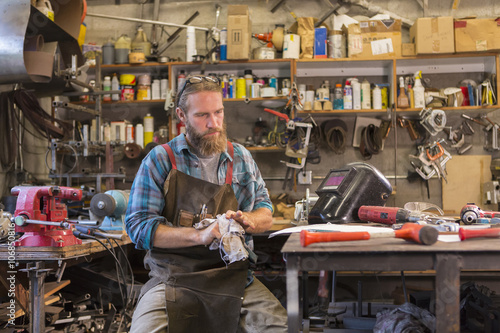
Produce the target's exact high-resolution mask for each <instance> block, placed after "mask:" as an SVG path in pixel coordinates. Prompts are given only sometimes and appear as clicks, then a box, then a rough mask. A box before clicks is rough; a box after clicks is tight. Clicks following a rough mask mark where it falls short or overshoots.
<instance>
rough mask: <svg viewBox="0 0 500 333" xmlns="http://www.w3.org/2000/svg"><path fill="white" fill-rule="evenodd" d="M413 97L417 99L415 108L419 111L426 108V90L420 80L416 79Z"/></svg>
mask: <svg viewBox="0 0 500 333" xmlns="http://www.w3.org/2000/svg"><path fill="white" fill-rule="evenodd" d="M413 96H414V99H415V107H416V108H419V109H421V108H425V88H424V86H423V85H422V82H421V81H420V79H419V78H417V79H415V85H414V86H413Z"/></svg>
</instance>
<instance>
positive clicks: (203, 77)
mask: <svg viewBox="0 0 500 333" xmlns="http://www.w3.org/2000/svg"><path fill="white" fill-rule="evenodd" d="M203 80H205V81H207V82H212V83H216V84H220V80H219V78H218V77H216V76H206V75H196V76H191V77H188V78H187V79H186V83H184V86H183V87H182V89H181V92H180V93H179V95H177V106H179V101H180V100H181V97H182V94H183V93H184V90H186V87H187V86H188V85H190V84H197V83H201V82H203Z"/></svg>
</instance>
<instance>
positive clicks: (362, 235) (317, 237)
mask: <svg viewBox="0 0 500 333" xmlns="http://www.w3.org/2000/svg"><path fill="white" fill-rule="evenodd" d="M438 235H439V232H438V230H437V229H435V228H433V227H430V226H428V225H420V224H415V223H405V224H403V226H402V227H401V229H399V230H394V231H392V232H376V233H370V232H369V231H354V232H311V231H307V230H302V231H301V232H300V244H301V245H302V246H304V247H306V246H308V245H309V244H312V243H324V242H343V241H353V240H368V239H370V238H403V239H406V240H407V241H412V242H415V243H418V244H424V245H432V244H434V243H436V241H437V239H438Z"/></svg>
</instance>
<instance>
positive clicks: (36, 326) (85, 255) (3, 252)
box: [0, 236, 131, 332]
mask: <svg viewBox="0 0 500 333" xmlns="http://www.w3.org/2000/svg"><path fill="white" fill-rule="evenodd" d="M101 241H102V242H103V243H104V244H106V245H107V246H108V248H109V243H107V241H106V240H102V239H101ZM117 242H118V244H119V245H121V246H123V245H127V244H131V240H130V238H129V237H128V236H125V237H123V240H117ZM111 244H113V247H116V244H115V243H114V241H112V242H111ZM107 254H108V251H107V250H106V249H105V248H104V247H103V246H102V245H101V244H100V243H99V242H98V241H96V240H83V241H82V244H80V245H71V246H64V247H27V246H20V247H16V248H15V256H14V257H15V259H14V260H12V259H13V258H12V257H9V253H8V246H7V244H1V245H0V266H1V267H2V270H1V271H2V275H1V276H0V278H1V279H2V283H3V284H4V285H5V284H6V283H7V282H6V281H5V279H7V277H9V276H16V275H17V274H20V273H26V274H27V275H28V278H29V282H30V288H29V303H30V304H29V308H30V332H44V331H45V311H44V307H45V300H44V296H45V288H44V285H45V278H46V276H47V275H48V274H49V273H55V274H56V277H57V280H58V281H60V280H61V278H62V276H63V274H64V269H65V267H67V266H68V267H69V266H71V265H75V264H78V263H81V262H83V261H85V260H91V259H92V258H96V257H101V256H104V255H107ZM11 264H12V265H11ZM24 265H25V268H23V267H24ZM49 265H50V266H54V267H49ZM7 289H9V288H7ZM18 290H19V289H17V287H16V296H15V297H16V303H17V305H18V306H21V308H25V307H26V306H25V304H24V306H23V303H25V301H26V300H23V299H22V293H19V294H18ZM18 297H19V299H17V298H18ZM23 310H24V309H23Z"/></svg>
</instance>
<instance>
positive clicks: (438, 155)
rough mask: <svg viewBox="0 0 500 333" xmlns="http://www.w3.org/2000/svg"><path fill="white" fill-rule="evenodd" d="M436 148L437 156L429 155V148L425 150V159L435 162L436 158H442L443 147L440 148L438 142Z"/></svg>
mask: <svg viewBox="0 0 500 333" xmlns="http://www.w3.org/2000/svg"><path fill="white" fill-rule="evenodd" d="M436 146H437V147H438V149H439V152H438V153H437V154H435V155H431V154H430V153H429V148H427V150H426V153H427V158H428V159H429V161H435V160H437V159H438V158H440V157H441V156H443V154H444V149H443V146H441V144H440V143H439V142H436Z"/></svg>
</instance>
